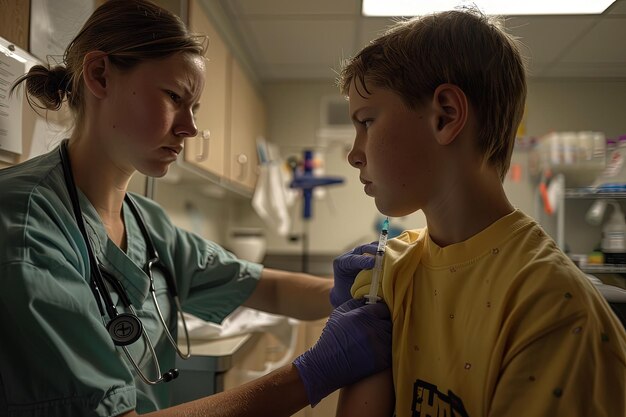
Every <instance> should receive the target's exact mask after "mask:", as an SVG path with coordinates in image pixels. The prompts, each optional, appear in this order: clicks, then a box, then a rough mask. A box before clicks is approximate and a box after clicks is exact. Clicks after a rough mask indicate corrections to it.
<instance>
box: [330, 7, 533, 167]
mask: <svg viewBox="0 0 626 417" xmlns="http://www.w3.org/2000/svg"><path fill="white" fill-rule="evenodd" d="M357 79H358V80H359V82H360V84H361V85H362V86H363V89H364V90H365V91H358V93H359V94H361V95H364V94H369V90H368V89H367V83H371V85H375V86H379V87H383V88H388V89H390V90H392V91H394V92H395V93H396V94H398V95H399V96H400V97H402V99H403V101H404V102H405V103H406V105H407V106H409V107H410V108H413V109H414V108H416V107H417V106H419V105H420V104H422V103H424V101H426V100H429V99H430V98H432V95H433V93H434V91H435V89H436V88H437V87H438V86H439V85H441V84H445V83H451V84H455V85H457V86H458V87H459V88H461V89H462V90H463V92H464V93H465V95H466V96H467V98H468V100H469V102H470V103H471V105H472V108H473V110H474V111H475V112H476V115H477V122H478V126H479V131H478V143H477V146H478V150H479V151H480V152H481V153H482V155H483V157H484V158H485V160H486V161H487V162H488V163H489V164H491V165H492V166H494V167H495V168H496V169H497V170H498V173H499V174H500V178H502V179H504V176H505V175H506V172H507V171H508V169H509V165H510V162H511V153H512V151H513V145H514V143H515V134H516V132H517V127H518V125H519V124H520V121H521V119H522V115H523V112H524V103H525V101H526V75H525V69H524V63H523V59H522V56H521V54H520V51H519V45H518V43H517V41H516V40H515V39H513V38H512V37H511V36H510V35H508V34H507V33H506V32H504V30H503V29H501V28H500V27H499V26H498V25H497V24H496V23H495V22H494V21H491V20H490V19H488V18H487V17H486V16H484V15H482V14H481V13H480V12H478V11H477V10H471V9H468V10H455V11H448V12H442V13H438V14H434V15H428V16H424V17H419V18H413V19H410V20H406V21H401V22H398V23H397V24H396V25H394V26H392V27H391V28H390V29H389V30H388V31H387V32H386V33H385V34H384V35H382V36H381V37H379V38H378V39H375V40H374V41H372V42H371V43H370V44H369V45H368V46H366V47H365V48H364V49H363V50H361V51H360V52H359V53H358V54H357V55H356V56H355V57H354V58H352V59H350V60H349V61H347V63H346V64H345V65H344V67H343V68H342V71H341V73H340V76H339V80H338V83H339V86H340V88H341V91H342V93H343V94H347V93H348V91H349V89H350V85H351V84H352V82H353V81H355V80H357ZM356 85H357V86H358V84H356Z"/></svg>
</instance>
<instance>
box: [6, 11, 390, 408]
mask: <svg viewBox="0 0 626 417" xmlns="http://www.w3.org/2000/svg"><path fill="white" fill-rule="evenodd" d="M202 40H203V39H202V38H197V37H194V36H191V35H190V34H189V33H188V32H187V29H186V28H185V27H184V25H183V24H182V23H181V22H180V20H179V19H178V18H177V17H175V16H174V15H172V14H171V13H169V12H167V11H165V10H163V9H160V8H159V7H157V6H155V5H153V4H152V3H150V2H148V1H144V0H132V1H131V0H109V1H107V2H104V3H103V5H102V6H100V7H99V8H98V9H97V10H96V11H95V12H94V13H93V15H92V16H91V17H90V18H89V20H88V21H87V22H86V24H85V26H84V27H83V29H82V30H81V31H80V33H79V34H78V35H77V36H76V38H75V39H74V40H73V41H72V42H71V43H70V45H69V46H68V48H67V51H66V54H65V56H64V65H63V66H57V67H53V68H48V67H44V66H35V67H33V69H32V70H31V71H29V73H28V74H26V75H25V76H24V77H22V78H21V79H20V80H18V83H17V85H20V84H21V83H22V82H23V85H25V87H26V92H27V97H28V98H29V99H36V100H37V101H38V102H39V103H40V104H41V106H42V107H43V108H45V109H50V110H56V109H58V108H59V107H60V106H61V104H62V103H63V102H64V101H67V104H68V105H69V108H70V110H71V111H72V113H73V115H74V122H75V126H74V129H73V132H72V134H71V137H70V138H69V140H67V141H66V143H64V144H63V146H62V148H63V151H64V152H61V151H60V150H59V149H58V148H57V149H54V150H52V151H51V152H49V153H48V154H45V155H42V156H40V157H37V158H34V159H31V160H29V161H27V162H25V163H22V164H20V165H17V166H14V167H11V168H8V169H5V170H2V171H0V202H1V203H0V204H1V205H0V207H1V209H0V415H2V416H5V415H6V416H56V415H58V416H70V415H80V416H86V415H94V416H96V415H97V416H115V415H135V414H136V413H139V414H143V413H151V412H154V413H155V414H154V415H207V416H226V415H228V416H245V415H249V416H260V415H272V416H280V415H290V414H292V413H294V412H295V411H297V410H298V409H300V408H302V407H304V406H305V405H307V404H309V403H313V404H314V403H316V402H317V401H319V399H320V398H322V397H323V396H324V395H327V394H328V393H330V392H332V391H333V390H335V389H337V388H339V387H341V386H343V385H345V384H348V383H351V382H354V381H356V380H358V379H360V378H362V377H364V376H366V375H368V374H371V373H373V372H376V371H379V370H382V369H384V368H385V367H388V366H389V358H390V329H391V327H390V322H389V320H388V311H387V309H386V307H384V306H382V307H381V306H365V307H363V306H361V305H359V304H358V303H352V302H349V303H348V304H347V305H343V306H342V307H340V308H338V309H337V310H335V311H334V312H333V313H332V314H331V318H330V320H329V322H328V325H327V327H326V329H325V331H324V333H323V335H322V337H321V338H320V341H319V342H318V343H317V344H316V346H315V347H314V348H312V349H311V350H310V351H309V352H306V353H304V354H303V355H302V356H301V357H299V358H298V359H297V360H296V361H295V362H294V364H292V365H289V366H286V367H284V368H282V369H280V370H278V371H276V372H274V373H272V374H270V375H268V376H266V377H263V378H261V379H259V380H257V381H253V382H251V383H249V384H248V385H244V386H242V387H239V388H236V389H234V390H232V391H228V392H225V393H220V394H217V395H214V396H211V397H208V398H204V399H200V400H196V401H194V402H191V403H187V404H183V405H179V406H176V407H172V408H168V406H169V404H168V391H169V390H168V384H166V383H162V382H164V381H157V380H158V379H159V377H160V376H162V377H163V378H161V379H165V380H167V379H171V378H172V377H173V376H174V375H172V374H169V376H167V375H168V373H167V372H166V370H169V369H171V368H173V366H174V360H175V356H176V346H175V344H174V343H171V341H170V340H169V339H168V337H167V332H165V330H166V329H169V333H170V334H171V335H172V337H173V339H174V340H176V327H177V308H176V304H174V303H172V300H173V297H172V290H171V288H169V287H168V284H167V279H166V278H167V276H168V275H171V276H172V277H173V278H174V282H175V287H176V289H177V293H178V299H179V300H180V304H181V305H182V309H183V310H184V311H186V312H189V313H192V314H194V315H197V316H199V317H201V318H203V319H205V320H209V321H212V322H216V323H219V322H221V321H222V320H223V319H224V317H226V316H227V315H228V314H229V313H230V312H232V311H233V310H234V309H235V308H236V307H238V306H240V305H245V306H248V307H252V308H256V309H260V310H263V311H267V312H271V313H278V314H284V315H288V316H292V317H296V318H299V319H304V320H306V319H315V318H321V317H325V316H327V315H328V314H329V313H330V311H331V306H330V303H329V301H328V295H329V291H330V288H331V286H332V281H331V280H328V279H322V278H317V277H313V276H310V275H306V274H296V273H288V272H283V271H277V270H271V269H267V268H265V269H264V268H263V267H262V266H261V265H258V264H254V263H250V262H246V261H243V260H240V259H237V258H235V257H234V256H233V255H232V254H231V253H229V252H227V251H225V250H224V249H223V248H221V247H220V246H219V245H217V244H215V243H213V242H210V241H207V240H205V239H203V238H201V237H200V236H198V235H196V234H193V233H190V232H187V231H184V230H182V229H180V228H178V227H176V226H175V225H173V224H172V222H171V221H170V220H169V218H168V217H167V215H166V213H164V211H163V210H162V208H161V207H159V206H158V205H157V204H156V203H154V202H153V201H150V200H148V199H145V198H143V197H141V196H139V195H132V196H128V194H127V192H126V190H127V187H128V183H129V181H130V178H131V176H132V175H133V173H134V172H135V171H139V172H141V173H143V174H145V175H148V176H153V177H161V176H163V175H165V174H166V172H167V170H168V167H169V165H170V164H171V163H172V162H174V161H175V160H176V158H177V157H178V156H179V154H180V152H181V150H182V146H183V140H184V139H185V138H187V137H193V136H195V135H196V133H197V129H196V126H195V123H194V116H193V109H194V108H195V107H196V106H197V105H198V100H199V97H200V94H201V92H202V89H203V87H204V68H205V60H204V57H203V54H204V47H203V43H202ZM14 87H15V86H14ZM72 194H74V196H73V197H74V198H72ZM135 210H136V212H135ZM77 220H78V221H77ZM82 225H84V230H81V227H82ZM142 227H145V229H142ZM155 254H158V258H159V260H160V261H159V264H160V265H161V266H162V267H161V266H160V267H158V268H157V267H151V268H148V266H149V264H150V263H151V262H152V259H151V258H153V257H154V256H155ZM98 276H99V277H100V279H95V278H94V277H98ZM102 277H106V279H105V280H103V279H102ZM150 277H151V278H152V280H153V281H152V282H153V284H152V288H151V285H150V283H151V279H150ZM152 290H153V292H152ZM153 295H154V299H153ZM155 300H156V301H155ZM129 305H131V306H132V308H131V307H129ZM159 310H160V313H161V315H162V317H164V319H163V320H162V319H161V318H159ZM130 313H132V317H133V320H135V319H134V317H137V318H138V319H139V322H140V323H141V325H142V326H143V330H144V332H145V333H141V332H139V333H141V334H139V333H137V334H138V335H139V339H138V340H137V341H135V342H133V343H130V344H128V345H127V346H125V349H127V353H126V352H124V350H123V349H124V348H122V347H121V346H116V344H115V343H114V341H113V339H112V335H114V332H111V331H108V330H107V324H108V323H109V322H111V323H113V320H112V319H113V318H114V316H116V315H117V314H119V316H120V317H126V318H129V317H130V316H129V315H128V314H130ZM116 323H118V322H116ZM128 323H130V322H124V321H123V320H122V322H121V324H122V325H121V326H117V327H119V328H120V329H121V330H125V329H127V327H126V324H128ZM133 323H134V322H133ZM118 324H119V323H118ZM131 324H132V323H131ZM109 327H111V328H112V327H114V326H109ZM109 330H110V329H109ZM116 340H117V339H116ZM146 340H150V341H151V343H150V344H148V343H147V342H146ZM118 342H119V340H118ZM150 345H151V346H153V349H154V352H151V350H150ZM181 350H182V351H183V353H185V351H186V349H185V347H184V346H183V347H182V349H181ZM156 363H158V364H159V367H160V370H159V371H157V370H156V369H155V364H156ZM364 363H366V364H372V365H371V366H369V367H364V366H357V364H364ZM141 374H144V375H145V376H146V378H145V379H146V380H145V381H144V378H142V377H141ZM166 376H167V377H166ZM172 383H176V382H175V380H174V381H173V382H170V384H172ZM151 415H152V414H151Z"/></svg>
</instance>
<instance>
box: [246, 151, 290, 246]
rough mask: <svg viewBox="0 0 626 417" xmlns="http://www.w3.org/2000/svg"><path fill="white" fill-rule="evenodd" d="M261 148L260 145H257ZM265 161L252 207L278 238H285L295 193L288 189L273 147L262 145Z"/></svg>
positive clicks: (262, 164) (261, 168)
mask: <svg viewBox="0 0 626 417" xmlns="http://www.w3.org/2000/svg"><path fill="white" fill-rule="evenodd" d="M258 145H259V146H261V144H258ZM262 146H263V149H264V152H265V154H266V158H267V159H266V160H265V161H263V159H261V158H259V160H261V161H262V163H261V166H260V167H259V178H258V180H257V183H256V188H255V190H254V196H253V197H252V207H253V208H254V210H255V211H256V212H257V214H258V215H259V217H261V219H262V220H263V221H264V222H265V223H266V224H267V225H268V226H269V227H271V228H272V229H274V230H275V231H276V233H278V234H279V235H280V236H286V235H287V233H288V232H289V228H290V226H291V219H290V217H289V211H288V207H289V206H291V205H292V204H293V202H294V200H295V198H296V196H297V192H296V191H294V190H291V189H289V188H288V181H289V174H288V173H287V172H285V171H286V168H285V167H284V163H283V162H282V160H281V159H280V157H279V155H278V150H277V148H276V146H275V145H272V144H269V143H267V142H265V143H263V144H262Z"/></svg>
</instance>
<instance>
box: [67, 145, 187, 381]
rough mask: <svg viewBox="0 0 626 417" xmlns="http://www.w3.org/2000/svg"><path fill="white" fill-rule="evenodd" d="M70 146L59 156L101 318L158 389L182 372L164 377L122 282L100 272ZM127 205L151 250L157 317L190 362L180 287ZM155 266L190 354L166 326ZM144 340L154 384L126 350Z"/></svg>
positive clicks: (149, 265) (137, 214)
mask: <svg viewBox="0 0 626 417" xmlns="http://www.w3.org/2000/svg"><path fill="white" fill-rule="evenodd" d="M67 142H68V141H67V140H64V141H63V142H62V143H61V145H60V148H59V154H60V156H61V165H62V167H63V174H64V179H65V185H66V188H67V191H68V193H69V195H70V201H71V204H72V210H73V212H74V217H75V219H76V224H77V225H78V228H79V230H80V233H81V235H82V237H83V240H84V241H85V246H86V248H87V254H88V257H89V268H90V276H91V280H90V287H91V289H92V292H93V295H94V297H95V299H96V304H97V305H98V310H99V311H100V315H101V316H102V317H103V318H104V314H105V311H106V314H107V315H108V316H109V322H108V323H105V327H106V328H107V331H108V332H109V335H110V336H111V339H112V340H113V343H114V344H115V345H117V346H121V347H122V349H123V351H124V353H125V354H126V356H127V357H128V359H129V361H130V362H131V364H132V366H133V367H134V369H135V371H136V372H137V374H138V375H139V376H140V377H141V379H142V380H143V381H144V382H145V383H146V384H149V385H155V384H157V383H159V382H168V381H171V380H172V379H174V378H176V377H177V376H178V370H177V369H171V370H170V371H168V372H166V373H165V374H162V373H161V368H160V366H159V361H158V358H157V355H156V351H155V349H154V345H153V344H152V341H151V340H150V337H149V335H148V334H147V332H146V331H145V328H144V326H143V325H142V323H141V320H140V319H139V317H138V316H137V313H136V310H135V309H134V307H133V305H132V303H131V301H130V299H129V297H128V295H127V294H126V291H125V289H124V287H123V286H122V283H121V282H120V281H119V280H117V279H116V278H115V277H114V276H112V275H110V274H108V273H106V272H104V271H105V270H104V269H101V268H100V265H99V263H98V260H97V258H96V256H95V253H94V251H93V248H92V247H91V244H90V242H89V238H88V236H87V229H86V227H85V222H84V220H83V216H82V210H81V208H80V202H79V197H78V191H77V188H76V183H75V181H74V175H73V173H72V167H71V162H70V158H69V153H68V150H67ZM124 201H126V203H127V204H128V206H129V207H130V209H131V211H132V213H133V216H134V217H135V219H136V221H137V224H138V225H139V228H140V229H141V233H142V235H143V236H144V239H145V241H146V246H147V250H148V262H147V263H146V267H145V268H144V272H145V273H146V275H148V278H149V280H150V293H151V296H152V299H153V302H154V305H155V307H156V311H157V314H158V316H159V319H160V321H161V324H162V325H163V329H164V331H165V334H166V336H167V338H168V339H169V341H170V343H171V344H172V346H174V348H175V349H176V352H177V354H178V355H179V356H180V357H181V358H183V359H188V358H189V357H190V356H191V346H190V341H189V332H188V329H187V323H186V321H185V316H184V314H183V311H182V308H181V303H180V300H179V297H178V289H177V286H176V281H175V280H174V277H173V276H172V274H171V273H170V271H169V270H168V269H167V267H165V266H164V265H163V264H162V263H161V260H160V258H159V255H158V253H157V251H156V248H155V246H154V243H153V241H152V238H151V236H150V233H149V231H148V228H147V226H146V223H145V221H144V219H143V217H142V215H141V213H140V212H139V209H138V207H137V206H136V204H135V202H134V201H133V200H132V198H131V197H130V196H129V195H128V194H126V195H125V196H124ZM153 266H154V267H157V268H158V269H159V270H161V272H162V273H163V276H164V278H165V280H166V284H167V287H168V292H169V295H170V297H171V298H172V299H173V301H174V303H175V308H176V310H177V312H178V313H179V315H180V318H181V320H182V323H183V329H184V331H185V340H186V342H187V352H186V353H183V352H182V351H181V350H180V348H179V347H178V343H177V342H176V341H175V340H174V337H173V336H172V334H171V332H170V331H169V329H168V326H167V323H166V322H165V319H164V317H163V314H162V312H161V308H160V307H159V303H158V301H157V299H156V293H155V288H154V278H153V276H152V267H153ZM103 272H104V273H103ZM105 279H106V282H105ZM107 282H108V283H109V284H110V285H111V286H112V287H113V289H114V290H115V292H116V293H117V294H118V296H119V297H120V299H121V300H122V303H123V304H124V305H125V306H126V308H127V309H128V310H129V311H130V313H118V311H117V308H116V306H115V303H113V299H112V298H111V294H110V293H109V291H108V289H107V286H106V283H107ZM102 304H104V307H103V306H102ZM128 329H131V330H130V331H129V330H128ZM142 336H143V338H144V343H145V344H146V345H147V347H148V350H149V351H150V355H151V356H152V358H153V361H154V363H155V365H154V366H155V372H156V375H157V378H156V380H154V381H152V380H150V379H149V378H148V377H146V376H145V374H144V373H143V372H142V371H141V369H140V368H139V365H138V364H137V363H136V361H135V360H134V359H133V358H132V356H131V355H130V352H129V351H128V348H127V347H126V346H128V345H130V344H132V343H134V342H136V341H137V340H138V339H139V338H140V337H142Z"/></svg>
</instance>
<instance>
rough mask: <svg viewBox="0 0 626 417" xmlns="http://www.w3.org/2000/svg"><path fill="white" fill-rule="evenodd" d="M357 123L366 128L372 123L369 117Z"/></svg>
mask: <svg viewBox="0 0 626 417" xmlns="http://www.w3.org/2000/svg"><path fill="white" fill-rule="evenodd" d="M359 123H361V124H362V125H363V126H365V128H366V129H369V127H370V126H371V125H372V120H371V119H366V120H361V121H360V122H359Z"/></svg>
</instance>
